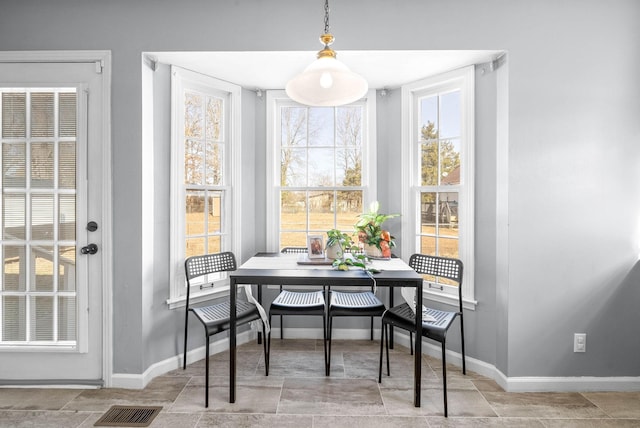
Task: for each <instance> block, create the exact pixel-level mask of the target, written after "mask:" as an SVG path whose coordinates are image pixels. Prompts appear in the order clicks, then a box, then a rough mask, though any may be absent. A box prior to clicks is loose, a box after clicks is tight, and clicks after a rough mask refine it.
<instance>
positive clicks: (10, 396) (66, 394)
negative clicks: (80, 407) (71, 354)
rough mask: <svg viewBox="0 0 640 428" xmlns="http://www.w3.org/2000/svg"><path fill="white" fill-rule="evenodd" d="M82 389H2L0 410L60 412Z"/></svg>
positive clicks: (0, 389) (0, 392)
mask: <svg viewBox="0 0 640 428" xmlns="http://www.w3.org/2000/svg"><path fill="white" fill-rule="evenodd" d="M82 392H83V390H82V389H42V388H0V409H11V410H60V409H62V408H63V407H64V406H65V405H66V404H67V403H68V402H69V401H71V400H73V399H74V398H76V397H77V396H78V395H80V394H81V393H82Z"/></svg>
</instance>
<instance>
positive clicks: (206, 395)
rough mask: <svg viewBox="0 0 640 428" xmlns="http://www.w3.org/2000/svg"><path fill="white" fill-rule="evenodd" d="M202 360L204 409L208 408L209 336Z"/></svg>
mask: <svg viewBox="0 0 640 428" xmlns="http://www.w3.org/2000/svg"><path fill="white" fill-rule="evenodd" d="M204 358H205V367H206V368H205V370H204V374H205V377H204V407H209V334H207V344H206V346H205V355H204Z"/></svg>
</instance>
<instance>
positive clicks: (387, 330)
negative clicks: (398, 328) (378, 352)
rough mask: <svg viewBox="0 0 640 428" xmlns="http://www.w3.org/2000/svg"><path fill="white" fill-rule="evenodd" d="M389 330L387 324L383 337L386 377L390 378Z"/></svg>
mask: <svg viewBox="0 0 640 428" xmlns="http://www.w3.org/2000/svg"><path fill="white" fill-rule="evenodd" d="M390 330H391V329H390V328H389V324H387V326H386V327H385V332H384V335H385V336H386V340H385V343H386V344H385V349H386V352H387V376H391V360H390V359H389V334H390V333H389V331H390Z"/></svg>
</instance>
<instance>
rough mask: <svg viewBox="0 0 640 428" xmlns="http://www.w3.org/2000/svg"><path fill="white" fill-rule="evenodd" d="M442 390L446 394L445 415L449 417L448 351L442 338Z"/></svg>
mask: <svg viewBox="0 0 640 428" xmlns="http://www.w3.org/2000/svg"><path fill="white" fill-rule="evenodd" d="M442 392H443V395H444V417H445V418H446V417H447V353H446V348H445V344H444V340H442Z"/></svg>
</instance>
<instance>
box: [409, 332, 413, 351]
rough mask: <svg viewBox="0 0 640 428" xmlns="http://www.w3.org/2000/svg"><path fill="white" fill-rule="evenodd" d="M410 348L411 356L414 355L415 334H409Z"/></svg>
mask: <svg viewBox="0 0 640 428" xmlns="http://www.w3.org/2000/svg"><path fill="white" fill-rule="evenodd" d="M409 347H410V348H411V355H413V332H412V331H410V332H409Z"/></svg>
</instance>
